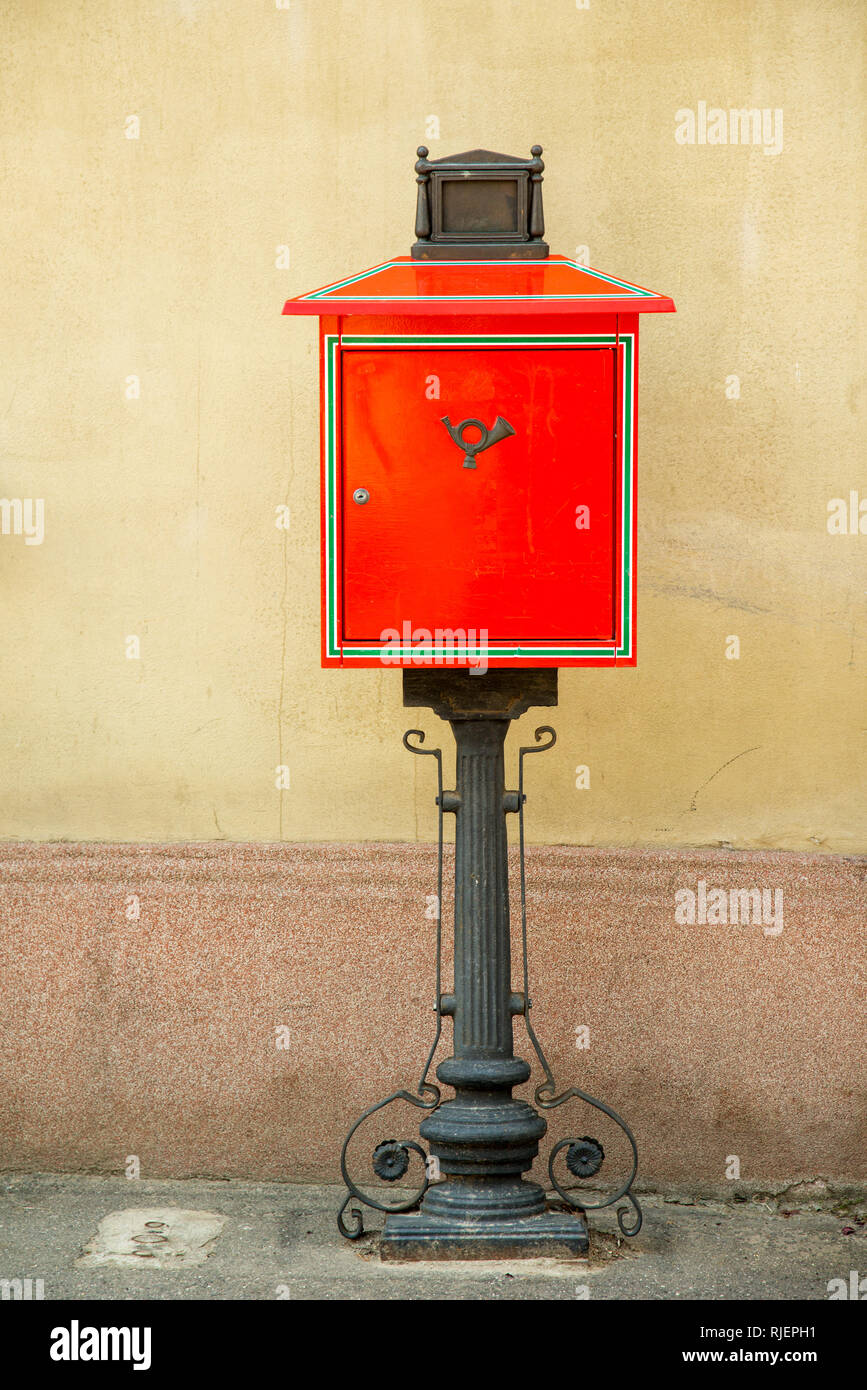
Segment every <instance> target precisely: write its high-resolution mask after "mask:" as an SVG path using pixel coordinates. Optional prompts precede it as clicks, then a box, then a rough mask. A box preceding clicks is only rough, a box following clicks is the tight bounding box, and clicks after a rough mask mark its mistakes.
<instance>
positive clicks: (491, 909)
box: [380, 670, 587, 1259]
mask: <svg viewBox="0 0 867 1390" xmlns="http://www.w3.org/2000/svg"><path fill="white" fill-rule="evenodd" d="M403 702H404V704H405V705H430V707H431V708H432V709H433V710H434V711H435V712H436V713H437V714H438V715H439V716H440V718H441V719H447V720H448V721H449V723H450V724H451V727H452V732H453V733H454V736H455V743H456V745H457V754H456V787H455V791H454V793H452V794H451V795H449V794H448V793H447V794H446V798H445V800H444V807H443V809H444V810H446V811H453V812H454V815H455V820H456V824H455V967H454V969H455V987H454V994H453V995H447V996H445V997H444V998H443V1000H442V1012H443V1013H445V1014H451V1015H452V1017H453V1019H454V1055H453V1056H452V1057H449V1058H448V1059H447V1060H446V1061H444V1062H442V1063H441V1064H440V1066H439V1067H438V1068H437V1077H438V1078H439V1080H440V1081H442V1082H443V1083H444V1084H445V1085H447V1086H453V1087H454V1089H455V1097H454V1100H447V1101H445V1102H443V1104H442V1105H440V1106H439V1107H438V1108H437V1109H436V1110H435V1111H434V1113H433V1114H432V1115H430V1116H429V1117H428V1118H427V1119H425V1120H423V1121H422V1124H421V1129H420V1133H421V1136H422V1138H423V1139H426V1140H427V1141H428V1144H429V1147H430V1152H431V1153H432V1154H433V1155H434V1156H435V1157H436V1158H437V1159H438V1161H439V1169H440V1172H441V1173H442V1174H443V1175H444V1178H445V1181H443V1182H440V1183H434V1184H433V1185H432V1186H430V1187H429V1188H428V1190H427V1192H426V1193H425V1196H424V1199H423V1201H422V1204H421V1210H420V1211H418V1212H414V1213H404V1214H400V1215H396V1216H389V1217H388V1219H387V1221H386V1224H385V1231H384V1233H383V1236H382V1243H381V1247H380V1249H381V1254H382V1257H383V1259H395V1258H404V1259H408V1258H416V1259H419V1258H426V1259H430V1258H431V1257H432V1256H435V1255H437V1256H440V1257H452V1258H454V1259H461V1258H464V1259H466V1258H467V1256H468V1255H472V1256H476V1257H478V1256H480V1255H485V1254H490V1255H504V1256H514V1255H520V1254H523V1255H528V1254H539V1255H541V1254H551V1253H566V1254H572V1255H578V1254H582V1253H583V1252H584V1251H585V1250H586V1249H587V1228H586V1226H585V1224H584V1221H583V1220H582V1218H581V1217H580V1216H578V1215H573V1214H571V1213H566V1214H564V1215H556V1214H554V1213H549V1212H548V1209H547V1203H546V1201H545V1192H544V1190H543V1188H541V1187H540V1186H539V1184H538V1183H535V1182H528V1181H527V1180H526V1179H525V1178H523V1177H522V1174H523V1173H526V1172H527V1171H528V1169H529V1168H530V1167H531V1166H532V1163H533V1160H534V1158H535V1157H536V1155H537V1154H538V1152H539V1140H540V1139H541V1138H542V1137H543V1135H544V1134H545V1133H546V1132H547V1129H548V1126H547V1123H546V1122H545V1120H543V1119H542V1117H541V1115H539V1114H537V1112H536V1111H535V1110H534V1109H533V1107H532V1106H531V1105H528V1104H527V1102H526V1101H525V1100H516V1099H514V1098H513V1096H512V1087H513V1086H518V1085H520V1084H521V1082H524V1081H528V1080H529V1079H530V1067H529V1065H528V1064H527V1063H526V1062H525V1061H522V1059H521V1058H520V1057H516V1056H515V1053H514V1044H513V1040H512V1018H513V1016H514V1015H515V1014H522V1013H523V1012H524V997H523V995H522V994H513V992H512V962H511V932H510V923H509V864H508V840H507V835H506V815H507V813H508V812H510V811H517V810H518V804H517V795H518V794H517V793H516V792H511V793H507V791H506V782H505V765H504V757H503V747H504V744H505V740H506V734H507V732H508V729H509V723H510V721H511V720H513V719H517V718H518V717H519V716H520V715H522V714H523V713H524V712H525V711H526V710H527V709H529V708H530V706H531V705H556V703H557V672H556V670H550V671H548V670H545V671H521V670H519V671H495V672H488V673H487V674H485V675H484V676H475V675H470V674H469V673H467V672H437V671H434V672H428V671H417V672H416V671H407V672H405V673H404V688H403Z"/></svg>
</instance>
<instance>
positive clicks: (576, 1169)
mask: <svg viewBox="0 0 867 1390" xmlns="http://www.w3.org/2000/svg"><path fill="white" fill-rule="evenodd" d="M545 735H547V736H548V739H547V742H546V743H543V742H542V739H543V738H544V737H545ZM535 739H536V743H537V744H538V745H539V747H536V748H534V747H532V746H528V747H525V748H521V749H520V750H519V753H518V827H519V837H520V864H521V941H522V946H523V957H524V1000H525V1008H524V1022H525V1024H526V1027H527V1034H528V1036H529V1038H530V1042H531V1043H532V1045H533V1050H534V1051H535V1053H536V1056H537V1057H538V1059H539V1063H540V1065H541V1067H542V1070H543V1071H544V1073H545V1080H544V1081H542V1082H540V1084H539V1085H538V1086H537V1087H536V1091H535V1101H536V1104H537V1105H538V1107H539V1109H540V1110H554V1109H556V1107H557V1106H558V1105H564V1104H565V1102H566V1101H567V1100H573V1099H576V1100H583V1101H584V1102H585V1103H586V1104H587V1105H592V1106H593V1107H594V1108H595V1109H596V1110H601V1111H602V1113H603V1114H604V1115H607V1116H608V1117H609V1119H612V1120H613V1121H614V1123H615V1124H617V1125H619V1126H620V1128H621V1129H622V1130H623V1133H624V1134H625V1135H626V1138H627V1139H628V1140H629V1144H630V1147H631V1149H632V1169H631V1171H630V1173H629V1176H628V1178H627V1179H626V1182H625V1183H623V1184H622V1185H621V1186H620V1187H619V1188H618V1189H617V1191H616V1192H615V1193H614V1194H613V1195H612V1196H611V1197H608V1198H606V1200H605V1201H604V1202H584V1201H581V1202H579V1201H575V1200H574V1199H573V1198H572V1197H571V1196H570V1193H572V1192H576V1191H580V1188H574V1187H570V1188H565V1187H563V1186H562V1184H561V1183H560V1181H559V1180H558V1178H557V1176H556V1174H555V1172H554V1160H555V1159H556V1158H557V1156H558V1154H560V1153H562V1152H563V1150H564V1149H565V1150H566V1167H567V1168H568V1170H569V1172H570V1173H571V1174H572V1175H573V1176H574V1177H577V1178H588V1177H592V1176H593V1175H594V1174H596V1173H598V1171H599V1169H600V1168H601V1167H602V1164H603V1162H604V1159H605V1151H604V1149H603V1148H602V1145H601V1144H600V1143H599V1141H598V1140H596V1139H592V1138H591V1137H590V1136H589V1135H584V1136H583V1137H582V1138H581V1139H561V1140H560V1141H559V1143H557V1144H555V1145H554V1147H553V1149H552V1150H551V1153H550V1155H549V1157H548V1176H549V1178H550V1179H551V1186H552V1187H553V1188H554V1190H555V1191H556V1192H557V1194H558V1195H559V1196H560V1197H561V1198H562V1200H563V1201H564V1202H565V1203H566V1205H567V1206H569V1207H573V1208H575V1209H577V1210H579V1211H598V1210H600V1209H601V1208H603V1207H610V1206H613V1205H614V1203H615V1202H619V1201H620V1199H621V1197H625V1198H626V1200H627V1201H628V1202H629V1203H631V1205H632V1208H633V1211H634V1213H635V1214H634V1217H633V1219H632V1220H631V1221H629V1220H627V1218H628V1217H629V1214H630V1213H629V1207H627V1206H622V1207H618V1208H617V1224H618V1226H619V1227H620V1229H621V1231H622V1232H623V1234H624V1235H625V1236H637V1235H638V1232H639V1231H640V1230H641V1223H642V1219H643V1218H642V1212H641V1207H640V1205H639V1203H638V1198H637V1197H636V1196H635V1194H634V1193H633V1191H632V1184H633V1182H634V1181H635V1176H636V1173H637V1172H638V1148H637V1145H636V1143H635V1137H634V1135H633V1133H632V1130H631V1129H630V1128H629V1126H628V1124H627V1123H626V1121H625V1120H622V1119H621V1118H620V1116H619V1115H618V1114H617V1112H616V1111H615V1110H612V1109H611V1107H610V1106H608V1105H605V1103H604V1102H603V1101H601V1100H596V1099H595V1097H594V1096H590V1095H588V1094H587V1092H586V1091H582V1090H580V1089H579V1088H578V1087H577V1086H570V1087H569V1089H568V1090H566V1091H563V1092H562V1094H561V1095H557V1083H556V1081H555V1080H554V1073H553V1071H552V1070H551V1067H550V1064H549V1062H548V1059H547V1057H546V1056H545V1053H544V1051H543V1049H542V1044H541V1043H540V1042H539V1039H538V1038H537V1036H536V1032H535V1030H534V1028H533V1025H532V1023H531V1022H530V1009H531V1007H532V1001H531V999H530V986H529V968H528V960H527V881H526V871H525V867H524V801H525V800H526V798H525V796H524V758H525V757H527V756H528V755H529V754H530V753H546V752H547V751H548V749H549V748H553V747H554V744H555V743H556V742H557V735H556V733H555V732H554V730H553V729H552V728H551V727H550V725H548V724H542V725H541V726H540V727H539V728H538V729H537V730H536V732H535Z"/></svg>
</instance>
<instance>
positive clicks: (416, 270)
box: [283, 256, 674, 314]
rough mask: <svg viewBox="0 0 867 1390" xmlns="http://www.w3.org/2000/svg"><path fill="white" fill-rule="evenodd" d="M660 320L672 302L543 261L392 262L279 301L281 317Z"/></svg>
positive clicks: (554, 259)
mask: <svg viewBox="0 0 867 1390" xmlns="http://www.w3.org/2000/svg"><path fill="white" fill-rule="evenodd" d="M521 309H527V310H532V311H533V312H540V313H541V312H543V313H553V314H567V313H568V314H590V313H595V314H598V313H605V312H608V313H616V314H648V313H650V314H652V313H656V314H660V313H662V314H665V313H673V312H674V301H673V300H671V299H668V298H666V296H665V295H662V294H657V293H656V291H655V290H647V289H644V288H643V286H641V285H633V284H630V283H629V281H628V280H619V279H616V278H615V277H614V276H613V275H604V274H603V273H602V271H600V270H591V269H590V268H589V267H588V266H582V265H579V264H578V263H577V261H572V260H569V258H568V257H567V256H549V257H548V259H547V260H544V261H414V260H411V259H410V257H409V256H399V257H397V259H395V260H393V261H384V262H383V263H382V265H376V266H373V267H372V268H371V269H370V270H363V271H361V272H360V273H359V274H358V275H350V276H348V277H347V278H346V279H345V280H337V281H335V283H334V284H332V285H324V286H323V287H322V289H318V290H311V291H310V292H309V293H308V294H300V295H297V296H296V297H295V298H294V299H287V301H286V303H285V305H284V306H283V313H284V314H395V313H399V312H401V311H404V310H405V311H406V312H408V313H411V314H467V313H476V314H506V313H515V312H516V311H518V312H520V311H521Z"/></svg>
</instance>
